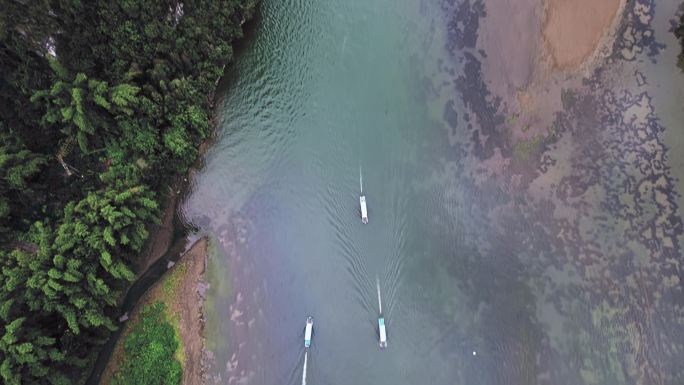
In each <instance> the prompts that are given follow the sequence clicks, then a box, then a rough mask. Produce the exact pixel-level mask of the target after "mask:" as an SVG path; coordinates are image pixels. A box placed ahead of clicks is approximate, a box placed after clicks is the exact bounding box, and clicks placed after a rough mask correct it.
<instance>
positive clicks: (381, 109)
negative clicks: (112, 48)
mask: <svg viewBox="0 0 684 385" xmlns="http://www.w3.org/2000/svg"><path fill="white" fill-rule="evenodd" d="M664 3H667V2H664ZM635 4H636V5H635ZM486 6H487V7H496V6H497V3H496V1H488V2H486ZM486 6H485V4H484V3H482V2H479V1H474V2H471V1H467V0H458V1H447V0H423V1H417V0H374V1H369V0H363V1H362V0H353V1H352V0H350V1H323V0H319V1H305V0H264V1H263V4H262V6H261V10H260V12H259V15H258V17H257V19H256V20H255V21H254V22H253V25H251V26H250V28H249V33H248V37H247V39H246V40H245V41H244V42H243V43H242V46H241V47H240V48H239V53H238V55H237V59H236V62H235V63H234V65H233V66H232V67H231V68H230V70H229V73H228V74H227V76H226V79H225V81H224V83H225V84H223V85H222V90H223V92H222V93H221V94H220V95H221V96H220V98H219V100H218V103H217V108H218V112H219V114H218V116H219V124H218V127H219V128H218V132H217V137H216V140H215V143H214V144H213V145H212V147H211V149H210V150H209V151H208V152H207V154H206V156H205V159H204V165H203V167H202V168H201V170H200V171H199V172H198V173H197V175H195V177H194V180H193V186H192V191H191V193H190V194H189V196H188V198H187V199H186V201H185V203H184V206H183V216H184V218H186V220H187V221H188V222H190V223H192V224H193V225H194V226H195V227H196V228H197V233H198V234H201V235H207V236H209V238H210V240H211V243H212V247H211V255H210V257H209V265H208V273H207V274H208V281H209V284H210V287H209V289H208V290H207V293H206V295H207V300H206V303H205V317H206V324H205V333H206V337H207V341H206V345H207V350H208V355H209V357H208V365H209V366H208V373H207V375H208V383H209V384H213V383H217V384H218V383H221V384H252V385H270V384H274V385H275V384H299V383H301V378H302V366H303V362H304V352H305V350H304V346H303V335H304V324H305V319H306V316H307V315H312V316H313V317H314V319H315V327H314V331H315V332H314V338H313V345H312V348H311V350H310V352H309V356H308V372H307V383H308V384H333V385H343V384H393V385H395V384H396V385H398V384H468V385H473V384H513V385H516V384H520V385H528V384H549V385H551V384H679V383H682V381H684V371H683V369H682V368H681V362H684V328H683V324H684V321H682V320H684V310H683V309H684V306H683V305H684V300H683V297H682V293H681V283H680V280H679V279H680V277H681V274H682V273H681V270H680V268H679V262H680V261H681V250H680V246H679V242H680V238H681V235H682V230H683V229H682V221H681V219H680V215H679V205H680V204H681V202H680V200H681V194H679V193H678V191H679V192H681V191H682V190H681V187H680V184H679V179H680V178H681V177H682V176H681V175H677V173H681V172H683V171H681V170H684V167H677V166H678V165H680V163H681V162H680V160H681V159H682V158H683V157H682V156H681V155H677V154H676V153H674V152H671V151H670V150H669V148H668V146H667V145H666V143H673V145H676V144H677V143H681V142H682V138H684V136H682V135H681V130H679V131H680V132H679V133H676V130H677V129H678V128H679V127H678V125H679V124H680V123H679V122H681V120H679V119H680V117H681V118H684V117H682V108H681V106H682V105H683V104H684V100H683V96H682V91H681V90H683V89H684V85H683V84H682V83H683V82H682V76H684V75H681V74H679V72H678V71H679V70H678V69H677V68H676V59H675V56H676V55H677V52H678V47H677V46H676V41H675V40H674V38H673V37H672V36H671V34H670V33H669V31H668V28H669V20H670V19H672V18H673V15H674V12H675V11H676V6H675V5H674V4H665V5H663V6H662V11H661V8H660V5H659V7H656V6H655V5H654V4H653V3H652V2H648V1H643V0H640V1H637V2H630V3H629V5H628V6H627V10H626V11H625V14H624V15H623V16H622V17H623V18H624V22H623V23H622V24H621V27H620V30H619V32H620V36H621V37H620V38H618V41H617V42H616V44H615V45H614V46H613V53H612V54H611V55H610V56H609V57H607V58H606V60H605V64H604V65H602V66H600V67H598V69H597V70H596V71H595V72H593V73H591V74H587V75H586V77H585V80H584V81H583V82H578V83H576V84H575V83H573V84H575V86H574V88H572V89H568V90H564V91H563V103H562V104H563V105H562V109H561V110H559V111H550V112H553V113H554V115H549V116H554V121H553V125H552V127H550V128H548V130H547V131H545V134H544V135H541V136H539V137H537V136H531V137H527V138H525V137H524V135H523V139H520V137H519V136H515V135H512V134H511V129H512V128H511V127H508V126H514V125H515V124H514V123H512V118H511V115H510V114H509V113H508V112H507V110H506V109H505V108H503V107H501V105H500V103H501V101H500V100H497V98H496V95H492V94H490V92H489V90H488V86H487V83H486V82H485V81H483V80H482V76H483V75H482V70H481V68H482V63H483V62H486V60H488V59H487V58H488V57H489V56H488V55H487V53H486V52H484V51H482V50H479V51H478V47H477V45H476V43H475V41H476V40H477V36H478V35H477V34H478V28H480V27H479V25H480V24H482V23H481V22H482V20H483V19H484V18H486V17H488V16H487V8H486ZM489 10H490V11H492V10H493V8H490V9H489ZM658 12H661V13H658ZM490 13H491V12H490ZM644 15H646V16H648V17H647V18H644V17H643V16H644ZM647 31H650V32H647ZM665 43H667V44H665ZM668 60H669V62H668ZM661 61H662V62H663V64H659V63H660V62H661ZM673 78H674V79H677V80H672V81H671V80H668V79H673ZM658 114H661V115H662V118H661V117H660V115H658ZM523 131H525V132H526V131H527V128H526V129H525V130H523ZM512 137H513V139H512ZM671 165H672V166H671ZM361 176H362V184H363V192H364V193H365V195H366V197H367V201H368V206H369V223H368V224H367V225H364V224H362V223H361V220H360V217H359V206H358V198H359V193H360V188H361V186H360V184H361V180H360V179H361ZM376 282H377V283H379V287H380V293H381V295H382V301H383V310H384V315H385V319H386V323H387V331H388V347H387V348H386V349H380V348H379V346H378V331H377V326H376V325H377V317H378V304H377V294H376V293H377V292H376Z"/></svg>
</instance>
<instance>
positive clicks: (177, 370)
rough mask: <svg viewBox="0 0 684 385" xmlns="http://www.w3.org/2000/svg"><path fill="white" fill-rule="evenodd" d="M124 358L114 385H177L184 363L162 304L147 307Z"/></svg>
mask: <svg viewBox="0 0 684 385" xmlns="http://www.w3.org/2000/svg"><path fill="white" fill-rule="evenodd" d="M124 349H125V358H124V362H123V364H122V366H121V368H120V369H119V371H118V372H117V373H115V374H114V380H113V384H114V385H177V384H180V383H181V375H182V369H181V364H180V362H178V360H176V359H175V353H176V350H177V349H179V344H178V336H177V335H176V333H175V331H174V329H173V326H172V325H171V324H170V323H169V322H168V321H167V320H166V319H165V317H164V304H163V303H161V302H158V303H155V304H153V305H151V306H146V307H145V308H144V309H143V311H142V313H141V320H140V321H139V322H138V323H136V324H135V326H133V330H132V331H131V332H130V333H129V334H128V335H127V336H126V339H125V341H124Z"/></svg>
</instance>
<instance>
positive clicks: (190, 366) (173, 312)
mask: <svg viewBox="0 0 684 385" xmlns="http://www.w3.org/2000/svg"><path fill="white" fill-rule="evenodd" d="M207 247H208V241H207V239H206V238H201V239H199V240H198V241H196V242H195V243H194V244H193V245H192V246H191V247H190V248H189V249H188V251H187V252H186V253H185V254H183V256H182V257H181V259H180V260H179V261H178V263H176V264H175V265H174V266H173V267H172V268H171V269H170V270H169V271H168V272H167V273H166V274H165V275H164V276H163V277H162V278H161V279H160V280H159V281H158V282H156V283H155V284H154V285H153V286H152V287H151V288H150V289H149V290H148V291H147V292H146V293H145V294H144V295H143V296H142V297H141V299H140V301H139V302H138V304H137V305H136V307H135V309H134V310H133V312H132V313H131V315H130V318H129V320H128V321H127V322H126V324H125V326H123V327H124V330H123V332H122V333H121V336H120V338H119V340H118V341H117V343H116V346H115V348H114V351H113V353H112V357H111V359H110V361H109V363H108V364H107V367H106V369H105V371H104V373H103V375H102V379H101V381H100V384H102V385H109V384H112V383H113V381H112V380H113V379H114V377H115V375H116V373H117V371H118V370H119V369H120V368H121V367H122V366H123V365H124V363H125V361H126V360H127V359H128V357H127V354H126V352H125V349H124V345H125V341H126V337H127V336H129V334H130V333H131V331H132V330H133V328H134V327H135V325H136V324H137V323H139V322H140V321H141V313H142V311H143V310H144V309H145V308H146V307H148V306H151V305H154V304H158V303H161V304H163V305H164V319H165V320H166V321H168V322H169V323H171V324H172V325H173V329H174V334H175V337H176V338H177V340H178V342H179V346H178V349H177V351H176V354H175V357H176V359H177V360H178V361H179V362H180V363H181V367H182V370H183V374H182V383H183V384H186V385H200V384H202V383H203V377H202V376H203V374H202V355H203V341H202V339H203V337H202V325H203V321H202V320H203V315H202V302H203V291H204V273H205V268H206V255H207Z"/></svg>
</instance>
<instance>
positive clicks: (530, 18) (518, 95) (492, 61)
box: [477, 0, 627, 145]
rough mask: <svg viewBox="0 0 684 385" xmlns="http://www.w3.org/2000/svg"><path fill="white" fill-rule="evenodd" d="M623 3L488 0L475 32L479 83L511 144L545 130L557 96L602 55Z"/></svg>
mask: <svg viewBox="0 0 684 385" xmlns="http://www.w3.org/2000/svg"><path fill="white" fill-rule="evenodd" d="M626 4H627V1H626V0H572V1H569V0H488V1H486V4H485V8H486V12H487V14H486V16H485V17H484V18H483V19H482V20H481V24H480V30H479V32H478V42H477V48H478V50H482V51H484V53H485V54H486V56H484V57H482V59H481V62H482V76H483V79H484V81H485V82H486V84H487V87H488V89H489V91H490V92H491V93H492V94H493V96H494V97H499V98H501V101H502V104H501V111H500V113H502V114H504V115H505V116H506V121H507V123H506V124H507V128H508V129H509V130H510V134H511V136H510V137H511V140H512V142H511V145H515V144H516V143H518V142H520V141H531V140H538V138H541V137H544V136H547V135H549V133H550V132H552V131H553V121H554V117H555V114H556V112H558V111H560V110H561V109H562V108H563V106H562V101H561V93H562V90H563V89H573V88H575V87H577V86H579V85H580V84H581V80H582V77H583V76H585V75H586V74H587V73H589V72H590V71H591V70H592V69H593V68H595V66H596V65H598V64H600V63H601V61H602V58H604V57H605V56H606V55H607V53H609V52H610V48H611V47H612V42H613V41H614V38H615V32H616V30H617V27H618V26H619V22H620V17H619V16H620V15H621V14H622V13H623V11H624V7H625V5H626Z"/></svg>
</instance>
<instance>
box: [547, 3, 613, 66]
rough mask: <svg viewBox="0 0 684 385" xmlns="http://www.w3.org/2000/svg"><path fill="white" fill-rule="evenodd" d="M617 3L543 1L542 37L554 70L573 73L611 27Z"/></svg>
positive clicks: (591, 53) (590, 54)
mask: <svg viewBox="0 0 684 385" xmlns="http://www.w3.org/2000/svg"><path fill="white" fill-rule="evenodd" d="M620 3H621V1H620V0H572V1H568V0H546V2H545V8H546V12H545V17H544V24H543V28H542V36H543V39H544V43H545V45H546V49H548V51H549V53H550V57H551V59H552V65H553V68H554V69H561V70H575V69H578V67H580V66H581V65H582V64H583V63H584V62H585V60H587V59H588V58H589V57H590V56H592V55H593V54H594V52H595V51H596V49H597V48H598V47H599V44H600V42H601V40H602V39H603V38H604V36H606V35H608V32H609V30H610V28H611V26H612V25H613V20H615V17H616V16H617V14H618V10H619V9H620Z"/></svg>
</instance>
